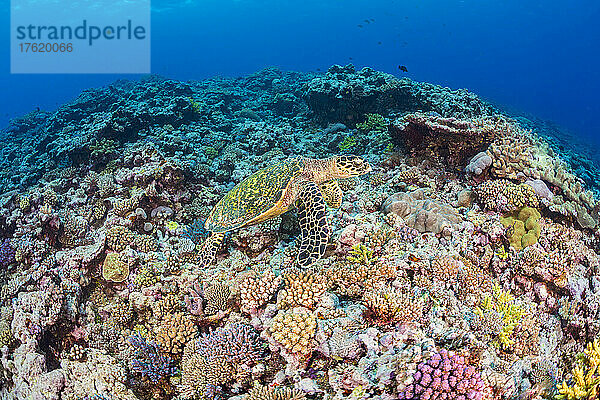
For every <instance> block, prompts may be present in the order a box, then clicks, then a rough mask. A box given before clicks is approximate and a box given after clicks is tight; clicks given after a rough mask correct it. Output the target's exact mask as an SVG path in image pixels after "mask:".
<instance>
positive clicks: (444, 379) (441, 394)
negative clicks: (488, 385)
mask: <svg viewBox="0 0 600 400" xmlns="http://www.w3.org/2000/svg"><path fill="white" fill-rule="evenodd" d="M412 378H413V383H411V384H410V385H408V386H407V387H406V388H405V389H404V390H403V391H402V392H401V393H400V394H399V396H398V398H399V399H415V400H425V399H427V400H437V399H439V400H441V399H448V400H449V399H455V400H481V399H483V397H484V390H485V385H484V383H483V380H482V378H481V375H480V374H479V372H477V370H476V369H475V367H473V366H471V365H469V364H467V363H466V361H465V358H464V357H463V356H460V355H457V354H454V353H452V352H448V351H447V350H445V349H442V350H440V352H439V353H436V354H434V355H433V357H431V358H430V359H429V360H428V361H427V362H422V363H420V364H419V365H418V366H417V370H416V371H415V373H414V374H413V376H412Z"/></svg>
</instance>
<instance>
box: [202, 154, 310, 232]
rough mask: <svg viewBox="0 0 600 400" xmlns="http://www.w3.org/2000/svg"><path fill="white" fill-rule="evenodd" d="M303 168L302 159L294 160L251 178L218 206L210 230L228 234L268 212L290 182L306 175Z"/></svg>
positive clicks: (208, 221) (213, 214)
mask: <svg viewBox="0 0 600 400" xmlns="http://www.w3.org/2000/svg"><path fill="white" fill-rule="evenodd" d="M302 167H303V162H302V159H301V158H299V157H298V158H290V159H287V160H285V161H281V162H279V163H276V164H273V165H271V166H269V167H266V168H263V169H261V170H259V171H257V172H255V173H254V174H252V175H250V176H249V177H247V178H246V179H244V180H243V181H241V182H240V183H238V184H237V185H236V186H235V187H234V188H233V189H231V190H230V191H229V192H228V193H227V194H226V195H225V196H224V197H223V198H222V199H221V200H220V201H219V202H218V203H217V205H216V206H215V207H214V208H213V210H212V211H211V213H210V215H209V216H208V219H207V220H206V225H205V227H206V229H207V230H209V231H211V232H214V233H219V232H227V231H230V230H232V229H236V228H240V227H242V226H244V225H245V224H246V223H247V222H248V221H250V220H252V219H253V218H255V217H258V216H259V215H261V214H263V213H265V212H267V211H268V210H269V209H271V208H272V207H273V206H275V204H276V203H277V202H278V201H279V200H280V199H281V197H282V196H283V194H284V191H285V189H286V187H287V186H288V183H290V181H291V180H292V179H293V178H295V177H296V176H298V175H299V174H300V173H302ZM283 211H286V210H282V212H283Z"/></svg>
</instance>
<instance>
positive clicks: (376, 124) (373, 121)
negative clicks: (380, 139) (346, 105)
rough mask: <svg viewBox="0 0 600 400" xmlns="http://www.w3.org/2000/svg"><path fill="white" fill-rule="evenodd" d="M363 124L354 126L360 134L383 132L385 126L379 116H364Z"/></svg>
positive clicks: (381, 117)
mask: <svg viewBox="0 0 600 400" xmlns="http://www.w3.org/2000/svg"><path fill="white" fill-rule="evenodd" d="M365 117H366V119H365V121H364V122H361V123H359V124H356V128H357V129H358V130H360V131H362V132H385V131H387V124H386V121H385V118H384V117H383V116H382V115H379V114H366V115H365Z"/></svg>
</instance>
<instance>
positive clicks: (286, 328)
mask: <svg viewBox="0 0 600 400" xmlns="http://www.w3.org/2000/svg"><path fill="white" fill-rule="evenodd" d="M316 329H317V319H316V317H315V315H314V314H313V313H312V312H311V311H310V310H307V309H305V308H301V307H297V308H293V309H290V310H287V311H279V312H278V313H277V315H276V316H275V317H274V318H273V321H272V324H271V328H270V334H271V336H272V337H273V339H275V341H277V342H278V343H279V344H280V345H282V346H283V347H284V348H285V349H286V350H287V351H289V352H290V353H292V354H294V355H298V356H299V357H300V358H308V357H309V356H310V355H311V353H312V350H313V346H314V343H313V339H314V336H315V332H316Z"/></svg>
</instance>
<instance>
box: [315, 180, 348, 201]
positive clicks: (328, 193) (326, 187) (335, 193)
mask: <svg viewBox="0 0 600 400" xmlns="http://www.w3.org/2000/svg"><path fill="white" fill-rule="evenodd" d="M319 187H320V189H321V193H322V194H323V198H324V199H325V202H326V203H327V205H328V206H329V207H331V208H340V206H341V205H342V197H343V196H344V192H342V189H341V188H340V184H339V183H338V181H337V180H335V179H334V180H331V181H327V182H323V183H321V185H320V186H319Z"/></svg>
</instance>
